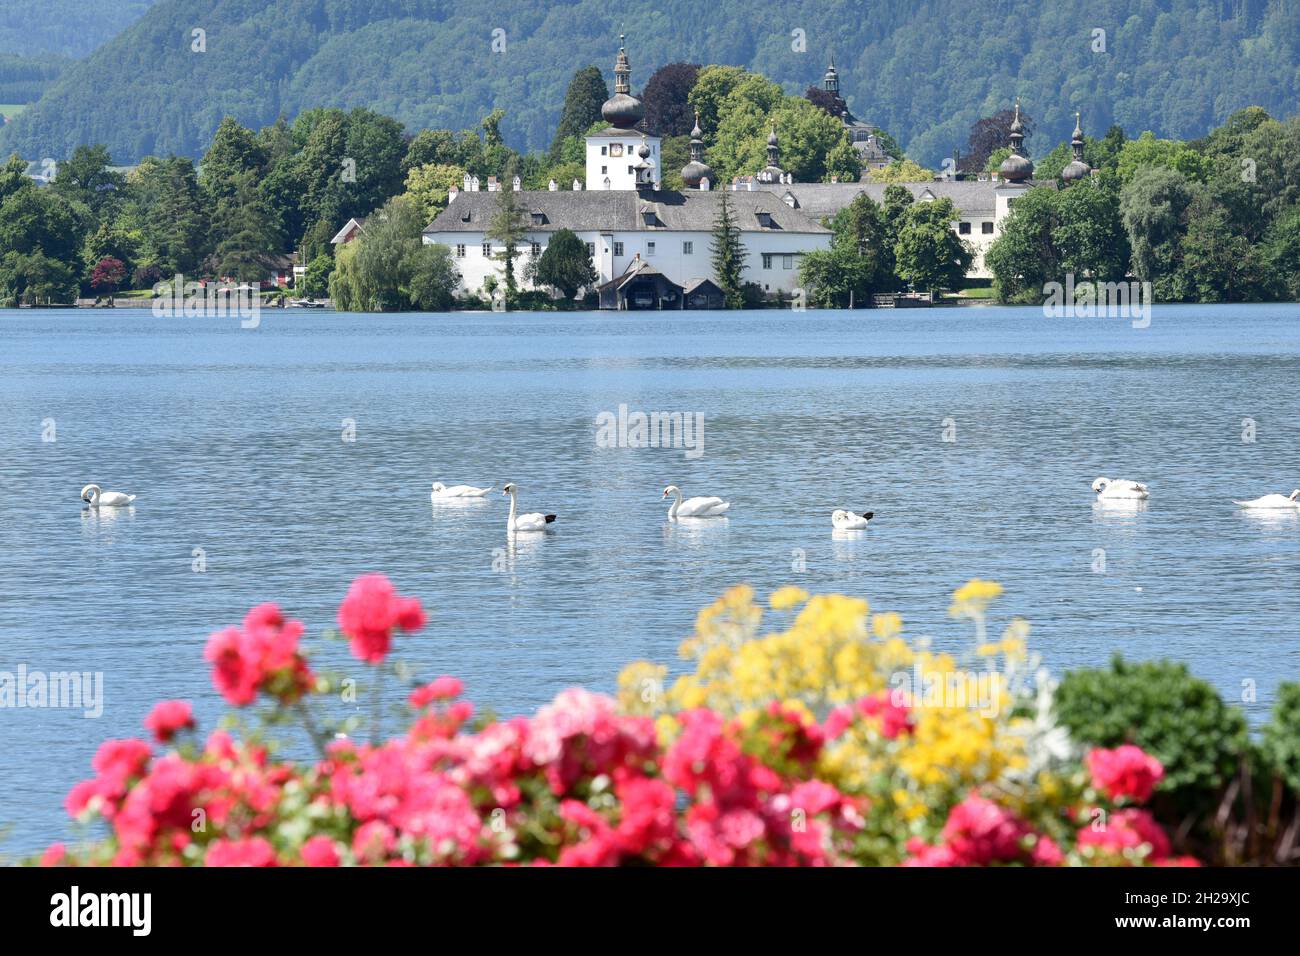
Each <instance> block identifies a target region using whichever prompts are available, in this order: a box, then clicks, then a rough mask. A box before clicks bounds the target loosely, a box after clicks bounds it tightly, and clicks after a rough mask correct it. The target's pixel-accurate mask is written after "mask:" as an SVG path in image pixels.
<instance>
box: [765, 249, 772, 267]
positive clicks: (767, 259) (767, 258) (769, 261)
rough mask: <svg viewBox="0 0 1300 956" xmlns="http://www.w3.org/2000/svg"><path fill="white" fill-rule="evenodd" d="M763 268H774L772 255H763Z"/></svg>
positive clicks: (768, 253)
mask: <svg viewBox="0 0 1300 956" xmlns="http://www.w3.org/2000/svg"><path fill="white" fill-rule="evenodd" d="M763 268H764V269H770V268H772V254H771V253H770V252H765V253H763Z"/></svg>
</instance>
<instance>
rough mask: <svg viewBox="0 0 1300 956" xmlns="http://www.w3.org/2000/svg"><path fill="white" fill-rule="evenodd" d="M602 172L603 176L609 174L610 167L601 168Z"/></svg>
mask: <svg viewBox="0 0 1300 956" xmlns="http://www.w3.org/2000/svg"><path fill="white" fill-rule="evenodd" d="M600 171H601V173H602V174H603V173H607V172H609V167H608V166H602V167H600Z"/></svg>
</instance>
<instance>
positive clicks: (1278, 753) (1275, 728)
mask: <svg viewBox="0 0 1300 956" xmlns="http://www.w3.org/2000/svg"><path fill="white" fill-rule="evenodd" d="M1260 750H1261V751H1262V752H1263V756H1264V759H1265V760H1267V761H1268V763H1269V765H1270V767H1271V768H1272V769H1273V771H1274V772H1275V773H1277V775H1278V776H1280V777H1281V778H1282V780H1283V782H1285V783H1286V785H1287V786H1288V787H1289V788H1290V789H1291V790H1292V791H1300V684H1279V685H1278V688H1277V699H1276V700H1275V701H1274V702H1273V718H1272V720H1270V721H1269V722H1268V724H1266V725H1265V726H1264V731H1263V734H1262V735H1261V739H1260Z"/></svg>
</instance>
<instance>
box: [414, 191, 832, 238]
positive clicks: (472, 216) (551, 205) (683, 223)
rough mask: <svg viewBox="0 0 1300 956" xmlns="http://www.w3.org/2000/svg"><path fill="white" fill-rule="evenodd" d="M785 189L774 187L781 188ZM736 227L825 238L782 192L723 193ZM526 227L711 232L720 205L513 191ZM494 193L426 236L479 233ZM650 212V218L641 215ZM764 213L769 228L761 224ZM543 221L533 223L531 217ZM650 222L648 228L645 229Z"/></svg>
mask: <svg viewBox="0 0 1300 956" xmlns="http://www.w3.org/2000/svg"><path fill="white" fill-rule="evenodd" d="M784 188H787V187H774V190H775V189H784ZM727 196H728V198H729V199H730V200H731V208H732V210H733V213H734V215H735V217H736V223H737V224H738V225H739V227H740V228H741V229H742V230H744V231H745V232H784V233H813V234H823V233H825V232H827V231H828V230H827V229H826V228H825V227H824V226H822V225H820V224H819V222H818V220H817V219H815V218H812V217H810V216H808V215H807V214H806V213H805V212H804V211H803V210H800V209H791V208H790V207H789V206H787V205H786V204H785V203H783V202H782V201H781V199H780V194H779V193H777V192H774V191H768V190H763V189H758V190H752V191H749V190H744V191H739V192H730V191H728V192H727ZM515 197H516V198H517V199H518V200H519V205H520V208H521V209H522V210H523V213H524V215H523V221H524V224H525V226H526V227H527V228H528V229H529V230H530V231H533V232H555V231H556V230H558V229H572V230H573V231H574V232H712V231H713V226H714V223H715V222H717V219H718V207H719V206H720V204H721V202H722V192H721V191H720V190H708V191H707V192H701V191H696V190H688V191H686V192H670V191H658V192H648V193H645V194H644V195H642V194H640V193H638V192H636V191H635V190H631V189H593V190H579V191H567V190H555V191H554V192H552V191H549V190H546V191H540V190H539V191H525V192H517V193H515ZM497 202H498V194H497V193H486V192H462V193H460V195H458V196H457V197H456V198H455V199H454V200H452V202H450V203H449V204H448V205H447V208H446V209H444V210H443V211H442V212H440V213H438V215H437V217H436V218H435V219H434V220H433V222H431V223H430V224H429V226H428V228H427V229H425V230H424V232H425V235H430V234H436V233H450V232H483V231H484V230H486V229H487V227H488V223H490V222H491V221H492V217H493V215H495V214H496V211H497ZM650 211H653V213H654V216H653V217H646V216H644V215H643V213H644V212H650ZM759 212H768V213H769V214H770V215H771V223H772V224H771V225H770V226H762V225H760V224H759V219H758V215H757V214H758V213H759ZM539 213H540V215H541V220H542V221H541V222H540V223H538V224H534V219H535V218H536V217H535V215H534V214H539ZM647 218H650V219H651V222H652V223H653V224H652V225H647V223H646V219H647Z"/></svg>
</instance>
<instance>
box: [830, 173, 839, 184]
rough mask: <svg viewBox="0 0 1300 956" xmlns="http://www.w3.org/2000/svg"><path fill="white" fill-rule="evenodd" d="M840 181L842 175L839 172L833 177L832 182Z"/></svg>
mask: <svg viewBox="0 0 1300 956" xmlns="http://www.w3.org/2000/svg"><path fill="white" fill-rule="evenodd" d="M839 181H840V177H839V175H838V174H836V175H834V176H832V177H831V182H833V183H838V182H839Z"/></svg>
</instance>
